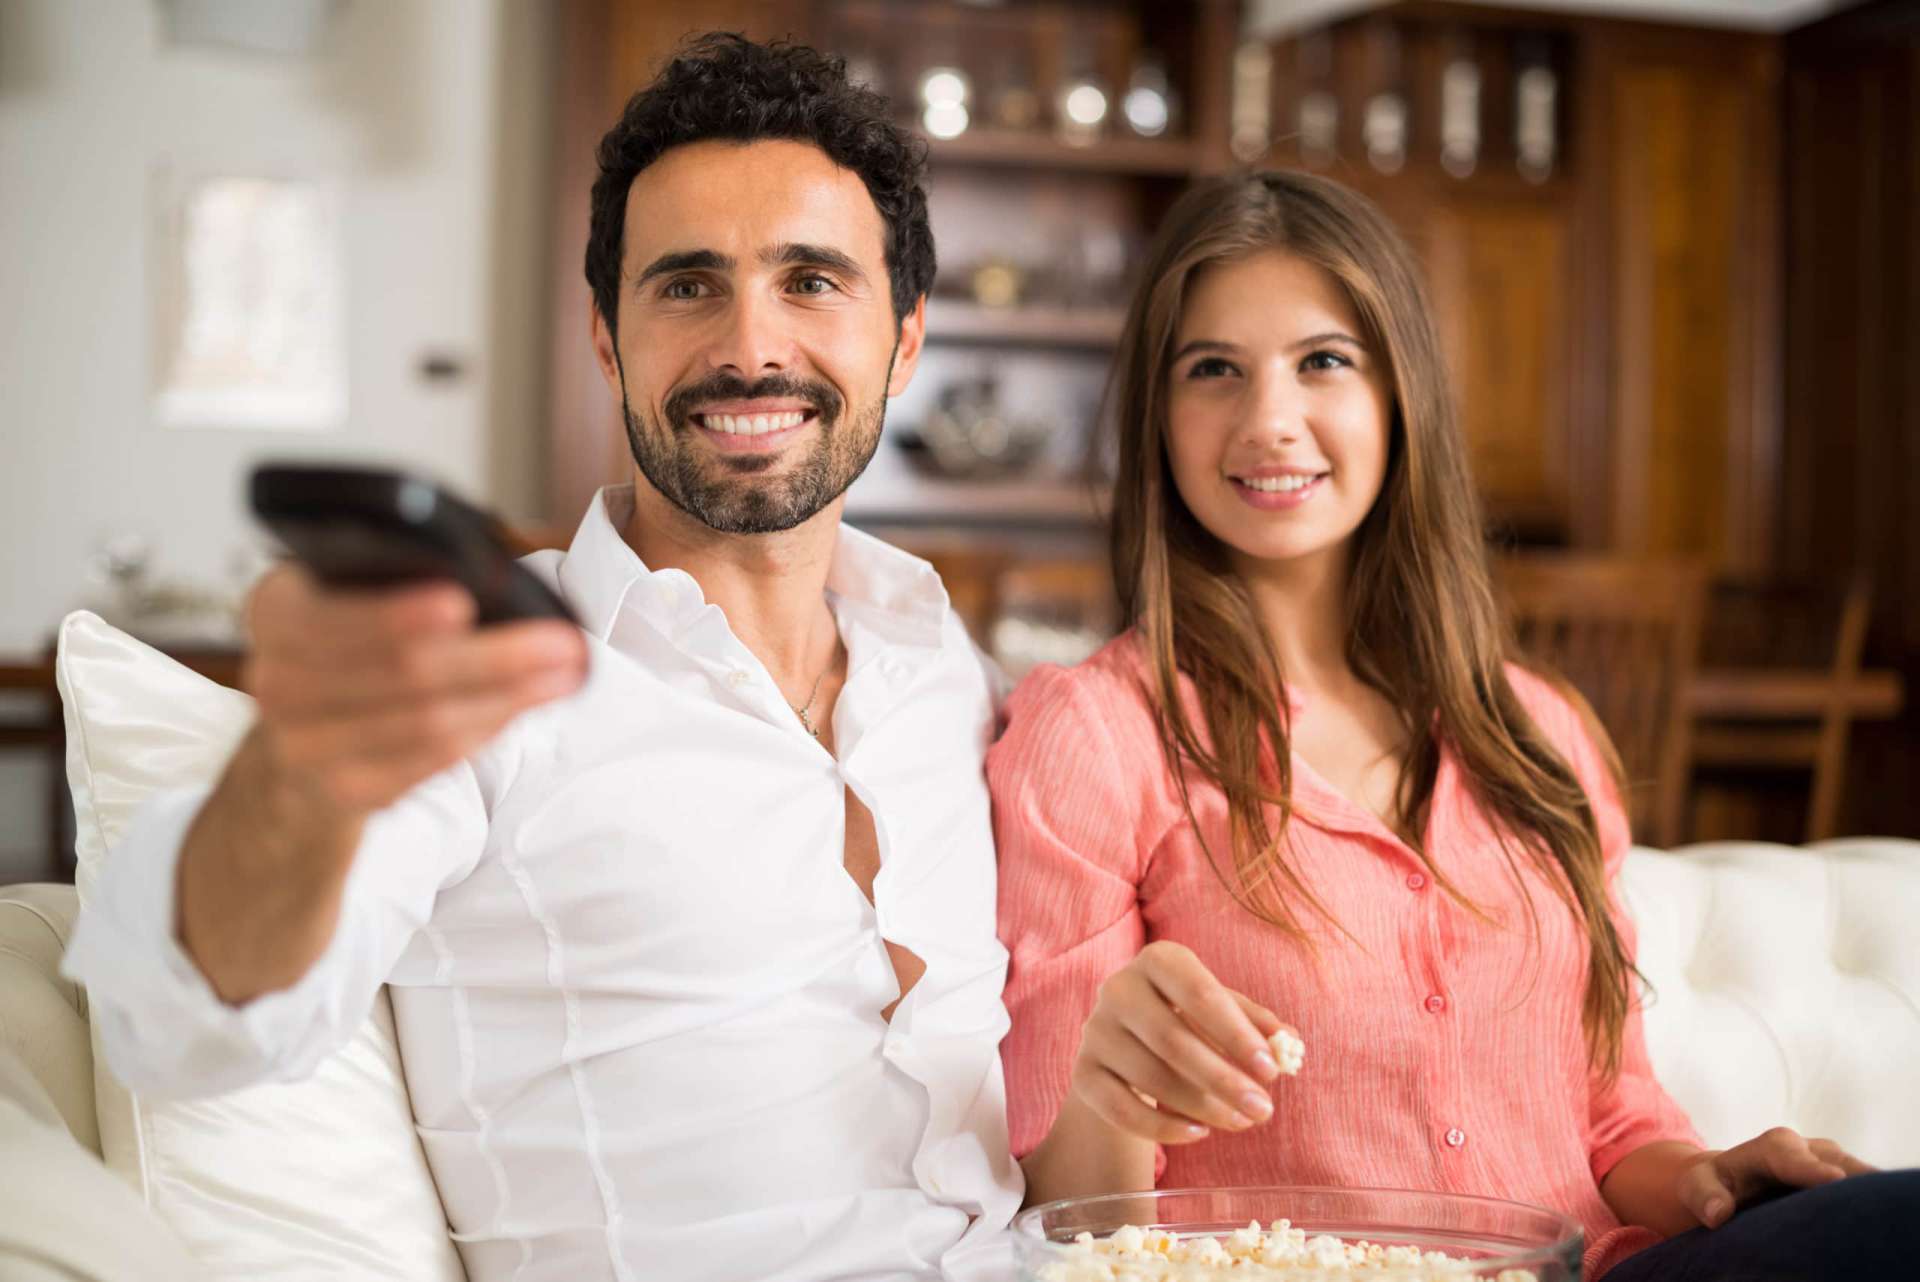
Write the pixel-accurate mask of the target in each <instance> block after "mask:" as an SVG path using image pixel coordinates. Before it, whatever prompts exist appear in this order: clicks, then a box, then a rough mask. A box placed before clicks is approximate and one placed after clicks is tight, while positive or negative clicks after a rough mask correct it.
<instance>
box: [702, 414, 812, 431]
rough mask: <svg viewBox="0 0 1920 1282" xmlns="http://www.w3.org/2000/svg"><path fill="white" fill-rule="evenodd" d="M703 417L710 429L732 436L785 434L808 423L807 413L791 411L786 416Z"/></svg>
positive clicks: (719, 415) (713, 415)
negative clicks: (790, 429)
mask: <svg viewBox="0 0 1920 1282" xmlns="http://www.w3.org/2000/svg"><path fill="white" fill-rule="evenodd" d="M702 417H703V418H704V419H705V420H706V424H707V426H708V427H709V428H710V429H712V430H713V431H716V432H725V433H727V434H728V435H730V436H762V435H765V434H766V433H768V432H783V431H785V430H786V429H788V428H790V427H798V426H800V425H801V424H802V423H804V422H806V421H807V416H806V414H805V412H804V411H801V410H789V411H788V412H786V413H785V414H707V415H703V416H702Z"/></svg>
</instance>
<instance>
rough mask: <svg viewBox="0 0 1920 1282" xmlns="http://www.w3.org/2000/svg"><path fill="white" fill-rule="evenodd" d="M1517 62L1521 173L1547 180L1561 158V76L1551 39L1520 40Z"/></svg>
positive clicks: (1517, 137)
mask: <svg viewBox="0 0 1920 1282" xmlns="http://www.w3.org/2000/svg"><path fill="white" fill-rule="evenodd" d="M1514 63H1515V64H1516V65H1517V66H1518V67H1519V68H1520V72H1519V74H1518V75H1517V76H1516V77H1515V78H1514V85H1513V146H1514V151H1515V153H1516V158H1517V160H1518V164H1519V168H1520V176H1521V177H1523V178H1525V179H1526V180H1527V181H1528V182H1536V183H1539V182H1545V181H1546V180H1547V179H1548V178H1550V177H1552V176H1553V168H1554V165H1555V163H1556V162H1557V160H1558V154H1557V153H1558V152H1559V139H1558V137H1557V134H1558V125H1557V123H1556V119H1555V118H1556V116H1557V114H1558V111H1559V101H1558V100H1559V96H1560V77H1559V76H1558V75H1556V74H1555V72H1554V69H1553V61H1552V57H1551V55H1550V53H1549V50H1548V47H1547V42H1546V41H1545V40H1544V39H1542V38H1540V37H1538V36H1531V37H1523V38H1522V39H1521V40H1519V41H1518V42H1517V47H1516V48H1515V50H1514Z"/></svg>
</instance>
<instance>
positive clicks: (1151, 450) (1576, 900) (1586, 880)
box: [1109, 173, 1633, 1076]
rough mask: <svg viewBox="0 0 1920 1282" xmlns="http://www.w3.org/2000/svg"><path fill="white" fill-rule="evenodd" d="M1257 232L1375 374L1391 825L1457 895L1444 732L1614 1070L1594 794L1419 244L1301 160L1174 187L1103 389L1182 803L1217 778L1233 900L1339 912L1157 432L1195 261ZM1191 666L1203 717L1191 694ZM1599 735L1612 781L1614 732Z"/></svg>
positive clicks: (1269, 690) (1625, 965) (1356, 613)
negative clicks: (1582, 943) (1528, 690)
mask: <svg viewBox="0 0 1920 1282" xmlns="http://www.w3.org/2000/svg"><path fill="white" fill-rule="evenodd" d="M1265 250H1282V251H1284V252H1286V253H1289V254H1293V255H1296V256H1297V257H1299V258H1301V259H1303V260H1305V261H1307V262H1309V263H1312V264H1315V265H1316V266H1318V267H1321V268H1323V269H1324V270H1325V271H1327V272H1328V273H1329V274H1330V275H1331V276H1332V277H1333V278H1334V279H1335V280H1336V281H1337V282H1339V284H1340V285H1341V286H1342V287H1343V288H1344V289H1345V290H1346V292H1347V295H1348V297H1349V298H1350V299H1351V301H1352V303H1353V306H1354V310H1355V311H1356V312H1357V313H1358V315H1359V317H1360V321H1361V325H1362V327H1363V329H1364V330H1365V333H1364V335H1363V337H1364V338H1365V340H1366V342H1367V344H1368V347H1369V348H1370V349H1371V350H1372V351H1373V352H1375V353H1376V356H1377V358H1378V359H1381V360H1384V362H1385V366H1386V368H1387V370H1388V371H1389V377H1390V383H1389V389H1390V392H1391V398H1392V413H1391V423H1390V428H1389V442H1388V455H1387V469H1386V477H1385V480H1384V482H1383V484H1382V486H1381V492H1380V495H1379V498H1378V499H1377V500H1376V501H1375V503H1374V505H1373V508H1372V510H1371V511H1370V512H1369V513H1368V514H1367V516H1366V518H1365V519H1364V520H1363V521H1362V522H1361V524H1360V527H1359V529H1358V530H1357V531H1356V532H1355V534H1354V536H1353V547H1352V550H1351V556H1350V558H1349V565H1350V574H1349V580H1348V584H1347V593H1346V600H1347V611H1348V619H1347V632H1346V636H1347V653H1346V658H1347V661H1348V663H1349V664H1350V665H1351V666H1352V669H1353V671H1354V673H1355V674H1356V675H1357V676H1358V677H1359V678H1360V679H1361V680H1362V681H1364V682H1366V683H1367V684H1368V685H1369V686H1371V687H1372V688H1374V689H1376V690H1378V691H1379V692H1380V693H1381V694H1382V695H1383V696H1385V697H1386V698H1387V699H1388V700H1389V701H1390V702H1391V703H1392V705H1393V706H1394V707H1395V708H1396V709H1397V710H1398V712H1399V714H1400V716H1401V718H1402V725H1403V727H1404V728H1405V729H1406V731H1407V741H1408V749H1407V753H1406V756H1405V759H1404V764H1403V768H1402V770H1401V773H1400V779H1399V784H1398V790H1397V796H1396V801H1397V807H1398V811H1399V820H1400V827H1401V828H1402V830H1403V832H1404V833H1406V834H1410V835H1411V837H1412V841H1411V844H1412V846H1413V849H1414V851H1415V853H1416V854H1417V855H1418V856H1419V858H1420V859H1421V860H1422V861H1423V862H1425V863H1426V865H1427V867H1428V869H1429V871H1430V872H1431V873H1432V875H1433V877H1434V880H1435V882H1436V883H1437V884H1439V885H1441V886H1443V887H1445V888H1446V889H1447V890H1448V891H1449V893H1453V894H1455V897H1456V898H1458V897H1459V896H1458V894H1457V892H1456V891H1455V890H1454V888H1453V886H1452V884H1451V882H1450V880H1449V879H1448V878H1447V877H1446V875H1445V873H1444V871H1443V870H1442V869H1440V868H1438V867H1435V866H1434V864H1433V861H1432V858H1431V856H1430V854H1429V853H1428V852H1427V851H1426V850H1425V849H1424V848H1423V847H1422V845H1421V843H1420V841H1419V834H1422V833H1424V832H1425V831H1426V820H1427V814H1428V810H1429V807H1430V806H1431V804H1432V800H1433V790H1434V779H1435V777H1436V775H1437V773H1438V770H1439V764H1440V756H1441V751H1442V747H1443V745H1444V746H1445V747H1446V748H1447V749H1449V750H1451V752H1452V753H1453V755H1454V757H1455V759H1456V761H1457V762H1458V764H1459V766H1460V768H1461V772H1462V775H1463V777H1464V779H1465V780H1466V782H1467V786H1468V788H1469V789H1470V790H1471V792H1472V794H1473V795H1474V797H1475V799H1476V800H1477V801H1478V802H1479V804H1480V806H1481V808H1482V809H1483V811H1484V812H1485V813H1486V815H1487V817H1488V818H1489V820H1491V821H1492V823H1493V826H1494V828H1495V831H1496V832H1499V833H1501V834H1502V842H1501V844H1502V846H1503V847H1505V848H1506V849H1507V858H1508V860H1509V861H1510V863H1511V861H1513V860H1514V858H1515V856H1514V853H1513V848H1514V847H1518V848H1519V849H1520V850H1521V851H1523V852H1524V857H1526V858H1528V859H1530V860H1531V861H1532V862H1533V863H1534V865H1535V866H1536V867H1537V868H1539V870H1540V871H1541V872H1542V873H1543V874H1544V875H1545V876H1546V878H1547V880H1548V881H1549V883H1550V884H1551V885H1553V886H1554V887H1555V889H1556V890H1557V892H1558V893H1559V894H1560V897H1561V898H1562V899H1563V900H1564V901H1565V903H1566V905H1567V907H1568V908H1569V910H1571V911H1573V912H1575V913H1576V914H1577V915H1578V917H1579V918H1580V920H1581V921H1582V922H1583V923H1584V926H1585V930H1586V934H1587V938H1588V941H1589V966H1588V979H1587V990H1586V994H1585V1000H1584V1002H1583V1005H1582V1010H1581V1023H1582V1027H1583V1029H1584V1030H1585V1033H1586V1038H1587V1044H1588V1050H1589V1057H1590V1059H1591V1061H1592V1063H1593V1064H1594V1065H1595V1066H1596V1067H1597V1068H1599V1069H1600V1070H1601V1071H1602V1072H1603V1073H1605V1074H1607V1075H1608V1076H1611V1075H1613V1074H1614V1073H1616V1072H1617V1071H1618V1067H1619V1063H1620V1053H1621V1039H1622V1032H1623V1028H1624V1025H1625V1022H1626V1014H1627V1009H1628V1001H1629V983H1630V981H1631V977H1632V975H1633V966H1632V963H1631V959H1630V958H1629V957H1628V956H1627V952H1626V949H1625V947H1624V945H1623V944H1622V942H1621V939H1620V936H1619V934H1618V933H1617V932H1616V931H1615V929H1614V925H1613V919H1612V916H1611V915H1610V913H1609V910H1608V902H1607V894H1606V876H1605V870H1604V867H1603V862H1602V855H1601V849H1600V836H1599V829H1598V824H1597V822H1596V819H1595V816H1594V812H1593V808H1592V806H1591V805H1590V804H1589V802H1588V799H1587V795H1586V793H1585V791H1584V790H1583V789H1582V787H1581V784H1580V781H1579V779H1578V777H1577V776H1576V775H1575V773H1574V771H1573V769H1572V768H1571V766H1570V764H1569V763H1568V762H1567V761H1566V760H1565V759H1563V758H1562V757H1561V755H1560V754H1559V753H1558V752H1556V751H1555V750H1554V748H1553V747H1552V745H1551V744H1550V743H1549V742H1548V741H1547V739H1546V737H1545V735H1543V734H1542V733H1541V731H1540V729H1539V728H1538V727H1537V726H1536V725H1535V724H1534V722H1533V719H1532V718H1531V717H1530V716H1529V715H1528V714H1527V712H1526V710H1525V708H1524V707H1523V706H1522V704H1521V702H1520V699H1519V697H1518V695H1516V694H1515V692H1514V689H1513V686H1512V684H1511V683H1510V682H1509V681H1508V679H1507V673H1506V666H1505V665H1506V661H1507V659H1508V658H1509V657H1510V656H1511V655H1512V654H1513V653H1514V648H1513V646H1512V644H1511V641H1510V638H1509V635H1508V633H1507V631H1506V629H1505V627H1504V625H1503V623H1502V620H1501V616H1500V613H1499V610H1498V607H1497V605H1496V603H1495V599H1494V595H1493V590H1492V587H1491V584H1490V580H1489V575H1488V569H1487V557H1486V549H1485V543H1484V534H1483V527H1482V521H1481V514H1480V509H1479V503H1478V500H1477V498H1476V497H1475V490H1474V487H1473V484H1472V480H1471V477H1470V476H1469V474H1468V468H1467V460H1466V449H1465V445H1464V443H1463V441H1462V438H1461V434H1460V428H1459V425H1458V422H1457V421H1456V419H1455V414H1454V406H1453V398H1452V395H1451V391H1450V389H1449V386H1448V380H1447V374H1446V367H1445V363H1444V358H1443V356H1442V353H1441V349H1440V343H1439V339H1438V336H1437V335H1436V333H1435V330H1434V327H1433V321H1432V318H1431V313H1430V310H1429V308H1428V305H1427V301H1426V295H1425V291H1424V289H1423V288H1422V286H1421V283H1420V278H1419V274H1418V271H1417V268H1416V267H1415V265H1414V261H1413V256H1412V254H1411V253H1410V252H1409V250H1408V249H1407V247H1406V245H1405V243H1404V242H1403V241H1402V240H1401V238H1400V236H1399V234H1398V233H1397V232H1395V231H1394V229H1393V228H1392V226H1391V225H1390V224H1389V223H1388V222H1387V220H1386V219H1385V218H1384V217H1383V216H1382V215H1381V214H1380V212H1379V211H1378V210H1377V209H1375V208H1374V207H1373V205H1372V204H1370V203H1369V202H1368V201H1366V200H1365V199H1363V198H1362V197H1360V196H1359V195H1357V194H1355V193H1354V192H1352V191H1349V190H1348V189H1347V188H1345V187H1342V186H1341V185H1339V184H1338V183H1335V182H1331V181H1329V180H1326V179H1323V178H1316V177H1312V176H1310V175H1305V174H1295V173H1258V174H1249V175H1236V176H1231V177H1224V178H1217V179H1213V180H1211V181H1208V182H1206V183H1203V184H1201V185H1200V186H1199V187H1197V188H1195V189H1194V190H1192V191H1190V192H1188V193H1187V194H1186V195H1185V196H1183V197H1182V198H1181V199H1180V200H1179V201H1178V202H1177V203H1176V204H1175V205H1174V207H1173V209H1172V211H1171V212H1170V213H1169V214H1168V216H1167V219H1166V222H1165V223H1164V225H1163V226H1162V227H1161V229H1160V232H1159V234H1158V236H1157V237H1156V238H1155V241H1154V245H1153V248H1152V250H1151V252H1150V254H1149V258H1148V261H1147V263H1146V265H1145V269H1144V271H1143V273H1142V277H1141V284H1140V286H1139V288H1138V289H1137V291H1136V293H1135V295H1134V300H1133V304H1132V307H1131V309H1130V311H1129V313H1128V316H1127V322H1126V329H1125V332H1124V334H1123V336H1122V339H1121V348H1120V356H1119V361H1118V363H1117V365H1116V368H1115V372H1114V380H1113V385H1112V388H1111V390H1110V393H1109V395H1110V402H1111V404H1110V408H1111V410H1112V414H1111V421H1112V422H1113V423H1114V425H1115V427H1116V429H1117V432H1118V446H1119V450H1118V460H1117V463H1118V474H1117V478H1116V484H1115V487H1114V510H1113V523H1112V556H1113V575H1114V586H1115V589H1116V591H1117V593H1118V596H1119V600H1120V605H1121V611H1122V616H1123V618H1124V620H1125V622H1127V623H1129V624H1131V625H1133V626H1134V627H1135V628H1136V629H1137V634H1138V636H1139V639H1140V641H1141V643H1142V646H1143V648H1144V651H1145V654H1146V656H1147V660H1148V665H1149V669H1150V678H1149V679H1150V682H1151V684H1152V686H1153V689H1152V690H1150V691H1149V694H1150V696H1151V701H1152V703H1153V705H1154V709H1155V715H1156V717H1157V719H1158V722H1159V729H1160V740H1161V746H1162V749H1163V750H1164V752H1165V754H1166V757H1167V762H1168V765H1169V767H1170V768H1171V770H1172V772H1173V777H1174V780H1175V782H1176V784H1177V786H1178V787H1179V790H1180V794H1181V796H1182V799H1183V801H1184V802H1185V804H1186V808H1187V814H1188V818H1189V821H1190V822H1192V823H1193V826H1194V831H1195V833H1196V834H1199V833H1200V826H1199V824H1198V821H1197V820H1196V819H1195V818H1194V811H1193V803H1192V799H1191V796H1190V794H1189V791H1188V783H1187V781H1188V778H1189V777H1190V773H1194V772H1197V774H1198V775H1199V776H1201V777H1203V778H1204V779H1206V780H1208V781H1210V782H1211V783H1213V784H1214V785H1216V786H1217V787H1219V788H1220V790H1221V791H1222V792H1223V793H1225V794H1226V799H1227V808H1228V819H1229V834H1230V842H1231V846H1232V864H1231V866H1227V865H1225V864H1224V863H1223V861H1222V857H1221V855H1220V853H1219V852H1217V851H1215V850H1213V849H1212V848H1211V847H1207V856H1208V858H1209V859H1210V860H1211V861H1212V863H1213V866H1214V870H1215V872H1216V873H1218V874H1219V875H1220V877H1221V880H1222V882H1223V883H1224V884H1225V885H1226V887H1227V889H1228V890H1229V891H1230V892H1231V893H1232V894H1233V896H1234V897H1235V898H1236V899H1237V900H1238V901H1239V902H1240V903H1241V904H1242V905H1243V906H1244V907H1246V908H1247V909H1248V910H1249V911H1251V912H1253V913H1254V914H1256V915H1257V916H1259V917H1261V918H1262V919H1263V920H1265V921H1268V922H1270V923H1272V924H1273V925H1275V926H1278V927H1280V928H1281V929H1283V930H1285V931H1287V932H1288V933H1290V934H1292V935H1294V936H1296V937H1301V938H1304V937H1305V933H1306V932H1305V930H1304V927H1303V925H1302V921H1301V917H1300V915H1299V914H1298V913H1297V912H1296V911H1295V910H1294V909H1293V907H1292V906H1291V904H1292V903H1293V902H1299V903H1303V904H1304V905H1306V906H1307V907H1308V908H1310V909H1312V910H1313V911H1314V912H1316V913H1319V914H1321V915H1323V916H1326V917H1327V918H1328V920H1332V918H1331V915H1330V914H1328V913H1327V911H1326V909H1325V907H1324V905H1322V904H1321V903H1320V901H1319V899H1318V898H1317V897H1316V896H1315V895H1314V893H1313V891H1312V888H1311V887H1309V886H1307V885H1306V884H1305V883H1304V882H1303V881H1302V879H1301V878H1300V876H1299V875H1298V873H1297V872H1296V871H1295V870H1294V869H1293V868H1291V867H1290V866H1289V864H1288V862H1287V860H1286V858H1285V857H1284V854H1283V841H1282V839H1283V837H1284V834H1285V830H1286V826H1287V822H1288V819H1289V817H1290V815H1291V813H1292V802H1291V797H1292V788H1293V778H1292V769H1291V764H1290V762H1291V751H1290V748H1289V737H1288V725H1287V720H1286V713H1285V712H1284V708H1285V707H1286V702H1285V699H1284V698H1283V697H1282V694H1283V691H1284V680H1283V674H1282V673H1281V671H1280V663H1279V658H1278V655H1277V654H1276V652H1275V650H1274V647H1273V643H1272V640H1271V638H1270V637H1269V635H1268V634H1267V632H1266V630H1265V628H1264V627H1263V625H1262V623H1261V621H1260V618H1259V615H1258V614H1257V612H1256V611H1255V609H1254V607H1253V603H1252V599H1251V597H1250V596H1249V595H1248V592H1247V589H1246V587H1245V586H1244V584H1243V583H1242V582H1241V580H1240V579H1239V578H1238V577H1237V576H1236V575H1235V574H1234V572H1233V570H1232V568H1231V566H1230V564H1229V562H1228V559H1227V555H1226V551H1225V549H1224V548H1223V547H1222V545H1221V544H1220V542H1219V541H1218V540H1217V539H1215V538H1214V537H1213V535H1212V534H1210V533H1209V532H1208V531H1207V530H1206V528H1205V527H1204V526H1202V525H1201V523H1200V522H1199V521H1198V520H1197V519H1196V518H1195V517H1194V515H1193V513H1192V512H1191V511H1190V510H1188V508H1187V505H1186V503H1185V502H1184V501H1183V500H1182V499H1181V497H1180V493H1179V490H1178V489H1177V488H1176V487H1175V485H1174V481H1173V473H1172V470H1171V467H1170V464H1169V463H1168V458H1167V449H1166V441H1165V436H1166V427H1167V381H1168V375H1169V373H1170V366H1171V357H1172V352H1173V344H1174V338H1175V332H1176V330H1177V327H1178V325H1179V323H1180V317H1181V310H1182V306H1183V303H1184V300H1185V295H1186V291H1187V289H1188V287H1189V285H1190V283H1191V281H1192V279H1193V277H1194V275H1195V273H1196V272H1199V271H1201V270H1202V269H1204V268H1207V267H1210V266H1215V265H1218V264H1222V263H1230V262H1233V261H1235V260H1237V259H1242V258H1245V257H1247V256H1248V255H1251V254H1255V253H1259V252H1261V251H1265ZM1183 674H1184V675H1185V676H1186V677H1187V678H1189V679H1190V680H1191V681H1192V683H1193V687H1194V690H1195V693H1196V694H1197V696H1198V697H1197V701H1196V702H1197V705H1198V710H1199V712H1200V715H1201V717H1202V718H1203V720H1204V728H1202V727H1200V726H1196V724H1195V722H1194V718H1193V713H1192V710H1191V709H1190V707H1189V705H1188V703H1187V701H1186V700H1185V699H1183V697H1182V694H1181V685H1180V679H1181V676H1182V675H1183ZM1576 698H1577V696H1576ZM1596 730H1597V727H1596ZM1416 731H1418V732H1416ZM1597 741H1598V743H1599V745H1600V748H1601V751H1602V753H1603V755H1604V756H1605V757H1606V758H1607V760H1608V762H1609V765H1610V766H1611V767H1612V768H1613V770H1614V771H1615V775H1616V779H1617V778H1618V765H1617V762H1616V761H1615V760H1614V759H1613V757H1612V750H1611V748H1610V747H1609V746H1608V745H1607V743H1606V740H1605V737H1604V735H1598V736H1597ZM1275 819H1277V822H1275ZM1201 841H1202V845H1203V846H1206V841H1205V837H1204V835H1202V836H1201ZM1514 871H1515V873H1516V875H1517V873H1518V868H1517V865H1516V866H1515V867H1514ZM1462 902H1465V901H1464V900H1462ZM1530 902H1531V901H1530V899H1529V903H1530ZM1469 907H1471V905H1469ZM1475 911H1478V910H1475Z"/></svg>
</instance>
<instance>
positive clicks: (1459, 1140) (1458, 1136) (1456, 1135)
mask: <svg viewBox="0 0 1920 1282" xmlns="http://www.w3.org/2000/svg"><path fill="white" fill-rule="evenodd" d="M1466 1142H1467V1133H1466V1132H1465V1131H1463V1130H1461V1129H1460V1128H1459V1127H1457V1126H1456V1127H1454V1128H1453V1129H1452V1130H1450V1131H1448V1132H1447V1147H1448V1148H1459V1147H1460V1146H1461V1145H1462V1144H1465V1143H1466Z"/></svg>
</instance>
